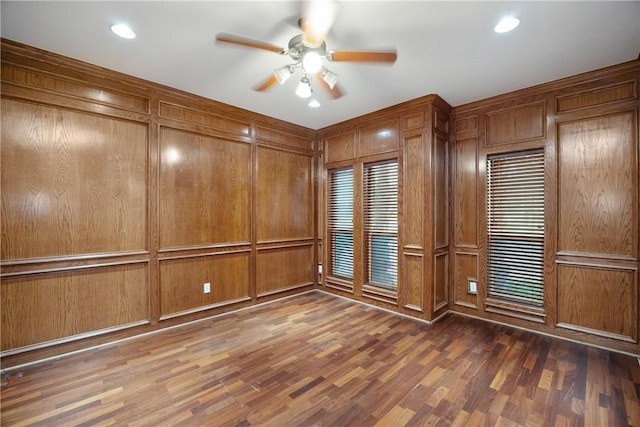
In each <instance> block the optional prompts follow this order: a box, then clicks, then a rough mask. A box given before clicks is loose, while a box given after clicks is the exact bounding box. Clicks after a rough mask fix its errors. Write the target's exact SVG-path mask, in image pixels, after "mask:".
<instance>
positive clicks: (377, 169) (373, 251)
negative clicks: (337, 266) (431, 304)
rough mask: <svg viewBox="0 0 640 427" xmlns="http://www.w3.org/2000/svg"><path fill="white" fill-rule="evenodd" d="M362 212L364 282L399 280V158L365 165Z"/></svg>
mask: <svg viewBox="0 0 640 427" xmlns="http://www.w3.org/2000/svg"><path fill="white" fill-rule="evenodd" d="M364 193H365V194H364V196H365V197H364V213H365V242H366V255H365V256H366V269H367V281H368V283H369V284H370V285H374V286H382V287H388V288H396V287H397V283H398V161H397V160H393V161H390V162H389V161H387V162H381V163H372V164H368V165H365V168H364Z"/></svg>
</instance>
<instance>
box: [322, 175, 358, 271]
mask: <svg viewBox="0 0 640 427" xmlns="http://www.w3.org/2000/svg"><path fill="white" fill-rule="evenodd" d="M327 200H328V212H327V232H328V236H327V237H328V241H329V245H330V246H329V266H328V267H329V271H328V274H329V275H331V276H335V277H340V278H343V279H348V280H353V168H351V167H350V168H345V169H334V170H330V171H328V198H327Z"/></svg>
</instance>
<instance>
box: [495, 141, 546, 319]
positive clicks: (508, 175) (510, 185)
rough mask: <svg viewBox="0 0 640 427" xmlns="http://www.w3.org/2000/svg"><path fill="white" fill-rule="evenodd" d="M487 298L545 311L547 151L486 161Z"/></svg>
mask: <svg viewBox="0 0 640 427" xmlns="http://www.w3.org/2000/svg"><path fill="white" fill-rule="evenodd" d="M487 231H488V272H487V282H488V295H489V296H490V297H492V298H496V299H503V300H507V301H510V302H514V303H518V304H523V305H528V306H534V307H542V306H543V295H544V274H543V266H544V153H543V152H542V150H538V151H535V152H529V153H525V154H518V155H513V156H507V157H489V158H488V160H487Z"/></svg>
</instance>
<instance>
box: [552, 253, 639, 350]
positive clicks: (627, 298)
mask: <svg viewBox="0 0 640 427" xmlns="http://www.w3.org/2000/svg"><path fill="white" fill-rule="evenodd" d="M637 301H638V289H637V271H624V270H618V271H616V270H605V269H594V268H585V267H579V266H565V265H561V266H559V267H558V323H560V324H561V326H562V327H565V328H571V327H574V328H577V329H578V330H581V329H588V330H592V331H594V332H595V333H602V334H603V335H605V336H612V337H613V338H617V339H627V340H630V341H633V342H637V332H638V331H637V328H638V322H637V319H638V308H637Z"/></svg>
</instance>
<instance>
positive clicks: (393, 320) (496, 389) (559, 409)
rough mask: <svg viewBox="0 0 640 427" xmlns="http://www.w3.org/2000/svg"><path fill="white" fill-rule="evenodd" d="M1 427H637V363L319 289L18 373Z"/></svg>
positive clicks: (7, 391)
mask: <svg viewBox="0 0 640 427" xmlns="http://www.w3.org/2000/svg"><path fill="white" fill-rule="evenodd" d="M3 387H4V389H3V390H2V395H1V401H0V416H1V417H2V425H3V426H4V425H7V426H14V425H46V426H51V425H64V426H67V425H69V426H72V425H91V426H94V425H136V426H157V425H162V426H171V425H215V426H239V427H250V426H258V425H260V426H272V425H274V426H287V427H288V426H304V427H309V426H359V427H363V426H374V425H378V426H422V425H429V426H449V425H452V426H474V427H475V426H483V425H487V426H520V425H526V426H541V425H544V426H546V425H567V426H592V425H593V426H600V425H607V426H618V425H632V426H638V427H640V403H639V401H640V366H639V364H638V361H637V359H634V358H633V357H630V356H625V355H621V354H616V353H611V352H608V351H605V350H600V349H595V348H588V347H585V346H582V345H580V344H576V343H570V342H565V341H560V340H557V339H553V338H550V337H544V336H540V335H535V334H532V333H528V332H525V331H521V330H516V329H512V328H509V327H506V326H500V325H494V324H489V323H485V322H482V321H480V320H476V319H468V318H464V317H459V316H456V315H447V316H445V317H444V318H443V319H441V320H440V321H439V322H437V323H435V324H433V325H426V324H424V323H421V322H418V321H415V320H411V319H409V318H405V317H401V316H396V315H393V314H392V313H388V312H385V311H381V310H378V309H376V308H374V307H369V306H363V305H361V304H357V303H355V302H352V301H347V300H344V299H340V298H336V297H333V296H331V295H327V294H324V293H320V292H315V293H308V294H304V295H298V296H296V297H293V298H289V299H284V300H279V301H273V302H271V303H269V304H266V305H263V306H258V307H253V308H251V309H247V310H243V311H239V312H235V313H229V314H226V315H224V316H221V317H218V318H215V319H208V320H203V321H200V322H197V323H193V324H190V325H184V326H182V327H179V328H174V329H170V330H165V331H162V332H158V333H155V334H152V335H149V336H146V337H141V338H138V339H134V340H129V341H124V342H121V343H118V344H114V345H111V346H107V347H103V348H99V349H95V350H92V351H87V352H84V353H78V354H75V355H70V356H67V357H62V358H59V359H56V360H53V361H48V362H45V363H42V364H39V365H34V366H29V367H25V368H23V369H19V370H13V371H11V372H10V378H9V380H8V385H7V384H6V383H4V382H3Z"/></svg>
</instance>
